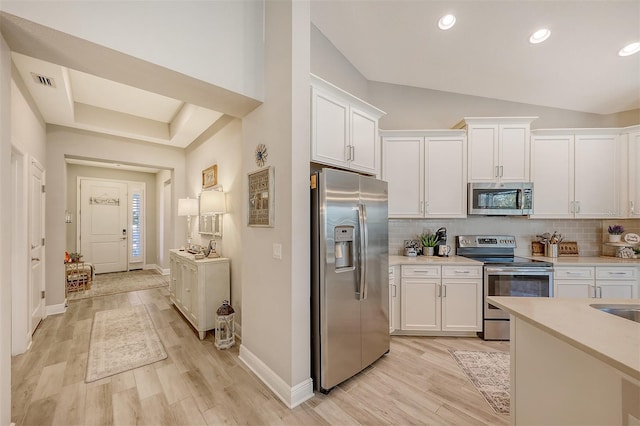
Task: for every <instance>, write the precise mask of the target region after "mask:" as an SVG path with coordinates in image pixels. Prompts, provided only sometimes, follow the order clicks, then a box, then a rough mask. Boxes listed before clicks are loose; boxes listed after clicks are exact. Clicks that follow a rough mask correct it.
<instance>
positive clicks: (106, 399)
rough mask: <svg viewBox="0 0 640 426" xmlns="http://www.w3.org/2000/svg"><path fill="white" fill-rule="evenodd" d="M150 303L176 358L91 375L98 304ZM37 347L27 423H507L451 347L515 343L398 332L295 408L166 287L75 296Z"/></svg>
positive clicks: (27, 388) (16, 368)
mask: <svg viewBox="0 0 640 426" xmlns="http://www.w3.org/2000/svg"><path fill="white" fill-rule="evenodd" d="M141 303H144V304H145V305H147V307H148V310H149V312H150V315H151V317H152V319H153V322H154V324H156V326H157V327H156V328H157V331H158V333H159V335H160V338H161V340H162V342H163V344H164V346H165V350H166V352H167V354H168V358H167V359H165V360H163V361H161V362H157V363H154V364H150V365H147V366H143V367H140V368H137V369H134V370H130V371H126V372H123V373H120V374H117V375H115V376H111V377H107V378H104V379H101V380H99V381H96V382H93V383H89V384H87V383H85V382H84V379H85V374H86V359H87V355H88V350H89V340H90V336H91V327H92V324H93V317H94V315H95V313H96V312H98V311H100V310H105V309H116V308H122V307H126V306H133V305H137V304H141ZM33 338H34V343H33V345H32V347H31V349H30V350H29V351H28V352H27V353H25V354H21V355H18V356H15V357H13V358H12V362H11V371H12V413H11V419H12V421H13V422H15V423H16V424H17V425H30V426H31V425H47V424H82V425H91V424H95V425H111V424H114V425H133V424H136V425H162V424H167V425H175V424H205V423H206V424H210V425H219V424H251V425H280V424H282V425H296V426H297V425H331V424H338V425H344V424H363V425H376V426H377V425H384V424H393V425H398V424H403V425H411V424H437V425H506V424H508V423H509V416H508V415H499V414H496V413H495V412H493V410H492V409H491V407H490V406H489V405H488V404H487V403H486V401H484V398H483V397H482V395H481V394H480V393H479V392H478V391H477V389H476V388H475V387H474V386H473V384H472V383H471V382H470V381H469V379H468V378H467V377H466V375H465V374H464V373H463V372H462V370H461V369H460V367H459V366H458V365H457V363H456V362H455V360H454V359H453V357H452V356H451V353H450V352H449V350H450V349H460V350H484V351H494V350H498V351H504V352H508V350H509V342H485V341H483V340H481V339H477V338H450V337H416V336H392V338H391V350H390V352H389V354H388V355H386V356H384V357H382V358H381V359H380V360H378V361H377V362H376V363H375V364H374V365H372V366H370V367H368V368H367V369H365V370H364V371H363V372H361V373H359V374H358V375H356V376H355V377H353V378H352V379H350V380H347V381H345V382H344V383H341V384H340V385H339V386H337V387H336V388H335V389H334V390H333V391H332V392H331V393H329V394H328V395H324V394H316V395H315V396H314V397H313V398H311V399H310V400H308V401H306V402H304V403H302V404H301V405H300V406H298V407H296V408H294V409H289V408H287V407H286V406H285V405H284V404H283V403H282V402H281V401H280V400H279V399H278V398H277V396H276V395H275V394H274V393H273V392H272V391H271V390H270V389H269V388H268V387H267V386H265V385H264V383H262V382H261V381H260V380H259V379H258V378H257V377H256V376H255V374H254V373H253V372H251V370H249V368H248V367H247V366H246V365H245V364H244V363H242V362H241V361H240V360H239V358H238V354H239V344H238V345H236V346H234V347H233V348H231V349H228V350H224V351H220V350H217V349H216V348H215V346H214V345H213V340H214V339H213V335H212V334H210V333H208V334H207V337H206V339H205V340H202V341H201V340H200V339H199V338H198V335H197V333H195V332H194V331H193V328H192V327H191V326H190V325H189V324H188V323H187V322H186V321H185V319H184V318H183V317H182V316H181V314H180V313H179V312H178V311H177V310H176V309H175V307H173V306H172V305H171V304H170V303H169V300H168V293H167V290H166V289H165V288H157V289H149V290H144V291H136V292H131V293H121V294H117V295H113V296H102V297H96V298H93V299H83V300H78V301H73V302H71V303H70V306H69V309H68V310H67V313H65V314H63V315H55V316H50V317H48V318H46V319H45V320H44V321H43V323H42V324H41V326H40V327H39V328H38V330H37V331H36V333H35V334H34V337H33Z"/></svg>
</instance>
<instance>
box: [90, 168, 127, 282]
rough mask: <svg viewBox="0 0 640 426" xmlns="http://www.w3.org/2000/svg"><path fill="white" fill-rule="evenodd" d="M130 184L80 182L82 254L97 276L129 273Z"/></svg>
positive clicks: (104, 181) (102, 181) (101, 181)
mask: <svg viewBox="0 0 640 426" xmlns="http://www.w3.org/2000/svg"><path fill="white" fill-rule="evenodd" d="M127 201H128V199H127V184H126V183H122V182H115V181H108V180H91V179H81V181H80V253H82V255H83V260H84V261H86V262H91V263H92V264H93V266H94V267H95V272H96V273H105V272H120V271H126V270H127Z"/></svg>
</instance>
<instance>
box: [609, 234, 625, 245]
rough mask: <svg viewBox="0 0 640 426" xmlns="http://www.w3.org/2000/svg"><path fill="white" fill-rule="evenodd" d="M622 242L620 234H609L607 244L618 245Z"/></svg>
mask: <svg viewBox="0 0 640 426" xmlns="http://www.w3.org/2000/svg"><path fill="white" fill-rule="evenodd" d="M621 240H622V235H620V234H617V235H615V234H609V242H610V243H619V242H620V241H621Z"/></svg>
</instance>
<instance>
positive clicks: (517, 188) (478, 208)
mask: <svg viewBox="0 0 640 426" xmlns="http://www.w3.org/2000/svg"><path fill="white" fill-rule="evenodd" d="M468 192H469V214H477V215H486V216H522V215H529V214H533V183H532V182H509V183H470V184H469V191H468Z"/></svg>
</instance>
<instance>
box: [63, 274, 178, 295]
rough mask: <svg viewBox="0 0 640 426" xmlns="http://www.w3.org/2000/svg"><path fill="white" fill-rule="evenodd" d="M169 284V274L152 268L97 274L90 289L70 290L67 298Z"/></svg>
mask: <svg viewBox="0 0 640 426" xmlns="http://www.w3.org/2000/svg"><path fill="white" fill-rule="evenodd" d="M168 285H169V275H162V274H159V273H158V272H157V271H154V270H152V269H141V270H138V271H129V272H113V273H109V274H96V275H95V277H94V280H93V282H92V283H91V288H90V289H88V290H79V291H72V292H69V293H68V294H67V299H68V300H69V301H70V302H72V301H74V300H81V299H86V298H89V297H96V296H108V295H110V294H118V293H125V292H129V291H137V290H146V289H149V288H157V287H164V286H168Z"/></svg>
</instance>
